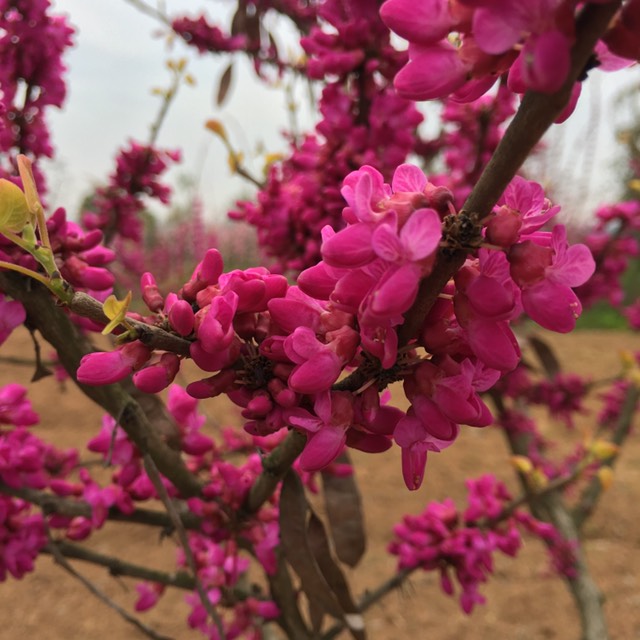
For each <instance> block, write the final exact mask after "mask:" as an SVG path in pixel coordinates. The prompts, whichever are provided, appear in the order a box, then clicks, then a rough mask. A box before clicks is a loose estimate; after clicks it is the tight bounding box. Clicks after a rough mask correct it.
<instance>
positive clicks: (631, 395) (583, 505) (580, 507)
mask: <svg viewBox="0 0 640 640" xmlns="http://www.w3.org/2000/svg"><path fill="white" fill-rule="evenodd" d="M639 400H640V389H639V388H638V387H637V386H636V385H634V384H632V385H631V386H630V387H629V389H628V390H627V394H626V396H625V399H624V402H623V404H622V410H621V411H620V416H619V417H618V420H617V423H616V427H615V429H614V431H613V434H612V435H611V438H610V440H609V441H610V442H612V443H613V444H615V445H617V446H618V447H620V446H622V445H623V444H624V442H625V440H626V439H627V437H628V436H629V433H630V432H631V425H632V424H633V417H634V415H635V412H636V407H637V406H638V401H639ZM617 458H618V456H613V457H612V458H611V459H610V460H607V461H605V462H604V463H603V466H606V467H610V468H612V467H613V465H614V464H615V461H616V460H617ZM602 491H603V488H602V482H601V481H600V478H599V477H598V476H597V475H596V476H593V478H591V480H590V481H589V484H588V485H587V486H586V487H585V488H584V490H583V491H582V493H581V495H580V499H579V500H578V502H577V504H576V506H575V507H574V508H573V509H572V511H571V516H572V518H573V521H574V522H575V525H576V527H577V528H578V529H581V528H582V526H583V525H584V523H585V522H586V520H587V518H588V517H589V516H590V515H591V514H592V513H593V511H594V510H595V508H596V505H597V503H598V499H599V498H600V496H601V495H602Z"/></svg>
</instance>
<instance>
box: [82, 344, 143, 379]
mask: <svg viewBox="0 0 640 640" xmlns="http://www.w3.org/2000/svg"><path fill="white" fill-rule="evenodd" d="M132 371H133V369H132V367H131V363H130V362H129V361H128V360H126V359H124V358H123V357H122V353H121V352H120V351H109V352H104V353H89V354H87V355H86V356H83V358H82V360H80V366H79V367H78V371H77V378H78V382H80V383H81V384H90V385H103V384H112V383H114V382H119V381H120V380H123V379H124V378H126V377H127V376H128V375H129V374H130V373H131V372H132Z"/></svg>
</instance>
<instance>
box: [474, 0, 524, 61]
mask: <svg viewBox="0 0 640 640" xmlns="http://www.w3.org/2000/svg"><path fill="white" fill-rule="evenodd" d="M498 4H499V6H498V7H495V6H491V7H487V8H484V7H480V8H478V9H476V10H475V12H474V14H473V35H474V38H475V40H476V42H477V44H478V46H479V47H480V49H482V50H483V51H484V52H486V53H491V54H499V53H504V52H505V51H508V50H509V49H511V47H513V45H515V44H516V43H517V42H518V41H519V40H520V38H521V36H522V33H523V31H524V30H526V29H527V28H528V27H529V26H530V25H529V24H527V21H526V15H523V14H524V13H525V12H524V11H522V10H521V11H518V9H517V5H518V4H520V3H519V2H513V3H504V2H499V3H498ZM509 4H512V5H514V6H513V8H510V7H509V6H508V5H509ZM524 4H526V3H524ZM519 14H520V15H519Z"/></svg>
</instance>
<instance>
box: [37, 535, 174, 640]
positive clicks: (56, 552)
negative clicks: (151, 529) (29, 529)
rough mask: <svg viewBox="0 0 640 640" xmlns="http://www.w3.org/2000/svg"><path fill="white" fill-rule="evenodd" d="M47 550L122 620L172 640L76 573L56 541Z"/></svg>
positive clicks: (163, 639)
mask: <svg viewBox="0 0 640 640" xmlns="http://www.w3.org/2000/svg"><path fill="white" fill-rule="evenodd" d="M47 552H48V553H51V555H53V557H54V559H55V561H56V563H57V564H58V565H59V566H60V567H62V568H63V569H64V570H65V571H66V572H67V573H69V574H70V575H72V576H73V577H74V578H76V579H77V580H79V581H80V582H81V583H82V584H83V585H84V586H85V587H86V588H87V589H88V590H89V591H91V593H93V595H94V596H96V597H97V598H98V599H99V600H102V602H104V603H105V604H106V605H107V606H108V607H111V608H112V609H113V610H114V611H116V612H117V613H118V614H119V615H120V616H121V617H122V618H123V619H124V620H126V621H127V622H128V623H129V624H132V625H133V626H134V627H137V628H138V629H139V630H140V631H142V633H144V634H145V635H146V636H147V637H149V638H152V640H172V639H171V638H170V637H169V636H165V635H162V634H160V633H157V632H156V631H154V630H153V629H152V628H151V627H149V626H147V625H146V624H144V623H143V622H141V621H140V620H138V618H136V617H135V616H132V615H131V614H130V613H129V612H128V611H125V610H124V609H123V608H122V607H121V606H120V605H119V604H116V603H115V602H114V601H113V600H111V598H109V597H108V596H107V595H106V594H105V593H103V592H102V591H101V590H100V589H98V587H97V586H96V585H95V584H93V582H91V581H90V580H88V579H87V578H85V577H84V576H83V575H82V574H81V573H78V572H77V571H76V570H75V569H74V568H73V567H72V566H71V565H70V564H69V562H67V559H66V558H65V557H64V556H63V555H62V553H61V552H60V550H59V549H58V548H57V545H56V543H54V542H52V541H50V542H49V544H48V545H47Z"/></svg>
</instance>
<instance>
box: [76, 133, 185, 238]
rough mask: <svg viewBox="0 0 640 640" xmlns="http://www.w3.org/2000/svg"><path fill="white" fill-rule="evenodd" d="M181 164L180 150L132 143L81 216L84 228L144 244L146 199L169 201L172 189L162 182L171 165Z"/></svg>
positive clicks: (124, 150)
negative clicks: (142, 219)
mask: <svg viewBox="0 0 640 640" xmlns="http://www.w3.org/2000/svg"><path fill="white" fill-rule="evenodd" d="M179 161H180V153H179V152H177V151H167V150H160V149H156V148H155V147H153V146H148V145H141V144H138V143H136V142H132V143H131V145H130V147H129V148H128V149H122V150H121V151H120V153H119V155H118V157H117V158H116V170H115V172H114V173H113V174H112V175H111V176H110V178H109V184H108V185H107V186H104V187H100V188H99V189H97V190H96V192H95V194H94V195H93V198H92V201H91V205H90V207H89V209H88V210H87V211H85V212H84V213H83V216H82V222H83V225H84V227H85V228H86V229H89V230H95V229H100V230H102V231H103V232H104V234H105V236H106V237H107V238H111V237H112V236H113V235H114V234H116V233H117V234H119V235H120V236H122V237H124V238H130V239H132V240H135V241H138V242H139V241H141V240H142V221H141V220H140V218H139V214H140V212H141V211H142V210H143V209H144V200H143V198H145V197H146V198H155V199H156V200H158V201H160V202H162V203H163V204H166V203H167V202H168V201H169V196H170V194H171V189H170V188H169V187H168V186H167V185H166V184H163V183H162V182H160V177H161V176H162V174H163V173H164V172H165V171H166V170H167V168H168V166H169V163H171V162H179Z"/></svg>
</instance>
